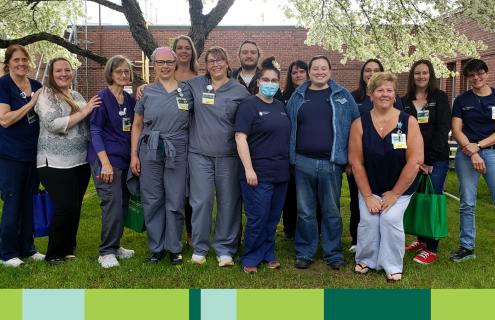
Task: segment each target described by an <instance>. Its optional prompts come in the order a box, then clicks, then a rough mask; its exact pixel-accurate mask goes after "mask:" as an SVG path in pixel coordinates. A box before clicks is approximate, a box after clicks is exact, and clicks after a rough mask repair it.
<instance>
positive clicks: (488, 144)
mask: <svg viewBox="0 0 495 320" xmlns="http://www.w3.org/2000/svg"><path fill="white" fill-rule="evenodd" d="M463 74H464V76H465V77H466V78H467V80H468V82H469V84H470V85H471V90H468V91H466V92H465V93H463V94H461V95H460V96H458V97H457V98H456V99H455V101H454V107H453V108H452V134H453V136H454V139H455V140H456V141H457V143H458V144H459V148H458V149H457V153H456V156H455V171H456V173H457V176H458V177H459V190H460V198H461V205H460V206H459V210H460V239H459V240H460V241H459V242H460V246H459V249H458V250H457V251H454V252H452V254H451V256H450V258H451V259H452V260H453V261H455V262H460V261H464V260H468V259H474V258H475V255H474V245H475V237H476V231H475V223H474V210H475V208H476V191H477V189H478V180H479V177H480V175H482V176H483V178H485V181H486V183H487V185H488V189H489V190H490V194H491V196H492V201H493V202H494V203H495V89H493V88H490V87H489V86H488V83H487V81H488V66H487V65H486V63H485V62H484V61H482V60H479V59H473V60H471V61H469V62H468V63H467V64H466V66H465V67H464V70H463Z"/></svg>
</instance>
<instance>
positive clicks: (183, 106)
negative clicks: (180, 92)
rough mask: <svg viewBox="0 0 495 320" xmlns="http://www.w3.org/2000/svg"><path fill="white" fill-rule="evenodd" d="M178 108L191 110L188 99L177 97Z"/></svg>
mask: <svg viewBox="0 0 495 320" xmlns="http://www.w3.org/2000/svg"><path fill="white" fill-rule="evenodd" d="M177 108H179V110H186V111H187V110H189V104H188V103H187V99H186V98H179V97H177Z"/></svg>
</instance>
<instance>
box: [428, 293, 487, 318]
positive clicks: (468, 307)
mask: <svg viewBox="0 0 495 320" xmlns="http://www.w3.org/2000/svg"><path fill="white" fill-rule="evenodd" d="M494 301H495V289H432V290H431V320H444V319H445V320H466V319H493V318H494V317H495V316H494V311H493V310H494V307H493V303H494Z"/></svg>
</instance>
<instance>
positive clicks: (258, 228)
mask: <svg viewBox="0 0 495 320" xmlns="http://www.w3.org/2000/svg"><path fill="white" fill-rule="evenodd" d="M273 61H274V58H273V57H272V58H269V59H267V60H265V61H264V62H263V63H262V68H261V71H260V78H259V79H258V80H257V82H258V83H257V85H258V93H257V94H256V95H255V96H252V97H249V98H247V99H245V100H244V101H242V102H241V103H240V104H239V108H238V110H237V114H236V119H235V131H236V133H235V140H236V143H237V151H238V153H239V157H240V159H241V161H242V165H243V166H242V167H243V169H244V170H241V171H240V182H241V191H242V198H243V200H244V209H245V211H246V217H247V223H246V229H245V233H244V254H243V256H242V258H241V261H242V265H243V270H244V272H246V273H254V272H257V271H258V269H257V268H258V265H259V264H260V263H261V262H266V263H267V267H268V268H270V269H277V268H279V267H280V262H279V261H278V259H277V258H276V256H275V231H276V228H277V224H278V222H279V220H280V215H281V212H282V208H283V206H284V201H285V192H286V190H287V183H288V180H289V138H290V121H289V118H288V117H287V113H286V112H285V107H284V104H283V103H282V102H280V101H278V100H276V99H273V97H274V95H275V94H276V93H277V90H278V88H279V81H280V70H278V69H277V68H276V67H275V66H274V63H273Z"/></svg>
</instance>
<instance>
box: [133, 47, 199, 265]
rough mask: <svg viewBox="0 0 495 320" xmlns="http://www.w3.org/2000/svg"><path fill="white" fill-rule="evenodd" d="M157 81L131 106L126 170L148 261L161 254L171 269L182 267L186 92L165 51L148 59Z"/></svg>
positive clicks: (189, 104) (172, 58) (170, 53)
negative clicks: (133, 182) (134, 184)
mask: <svg viewBox="0 0 495 320" xmlns="http://www.w3.org/2000/svg"><path fill="white" fill-rule="evenodd" d="M151 60H152V62H153V68H154V70H155V73H156V77H157V81H155V82H154V83H152V84H150V85H148V86H146V88H145V89H144V93H143V97H142V98H141V100H139V102H138V103H137V104H136V108H135V116H134V122H133V125H132V138H131V165H130V168H131V170H132V172H133V174H134V175H136V176H139V184H140V191H141V202H142V206H143V210H144V220H145V223H146V229H147V233H148V247H149V248H150V251H151V257H150V262H152V263H157V262H160V261H161V260H162V259H163V258H164V256H165V253H166V251H169V252H170V262H171V263H172V264H173V265H177V264H181V263H182V255H181V252H182V243H181V235H182V225H183V223H184V199H185V194H186V167H187V142H188V128H189V110H190V109H191V108H192V96H191V92H190V90H189V88H188V87H187V86H186V85H185V84H184V83H181V82H178V81H177V80H175V78H174V71H175V68H176V66H177V56H176V54H175V53H174V52H173V51H172V50H171V49H170V48H167V47H161V48H158V49H155V51H154V52H153V54H152V56H151Z"/></svg>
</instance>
